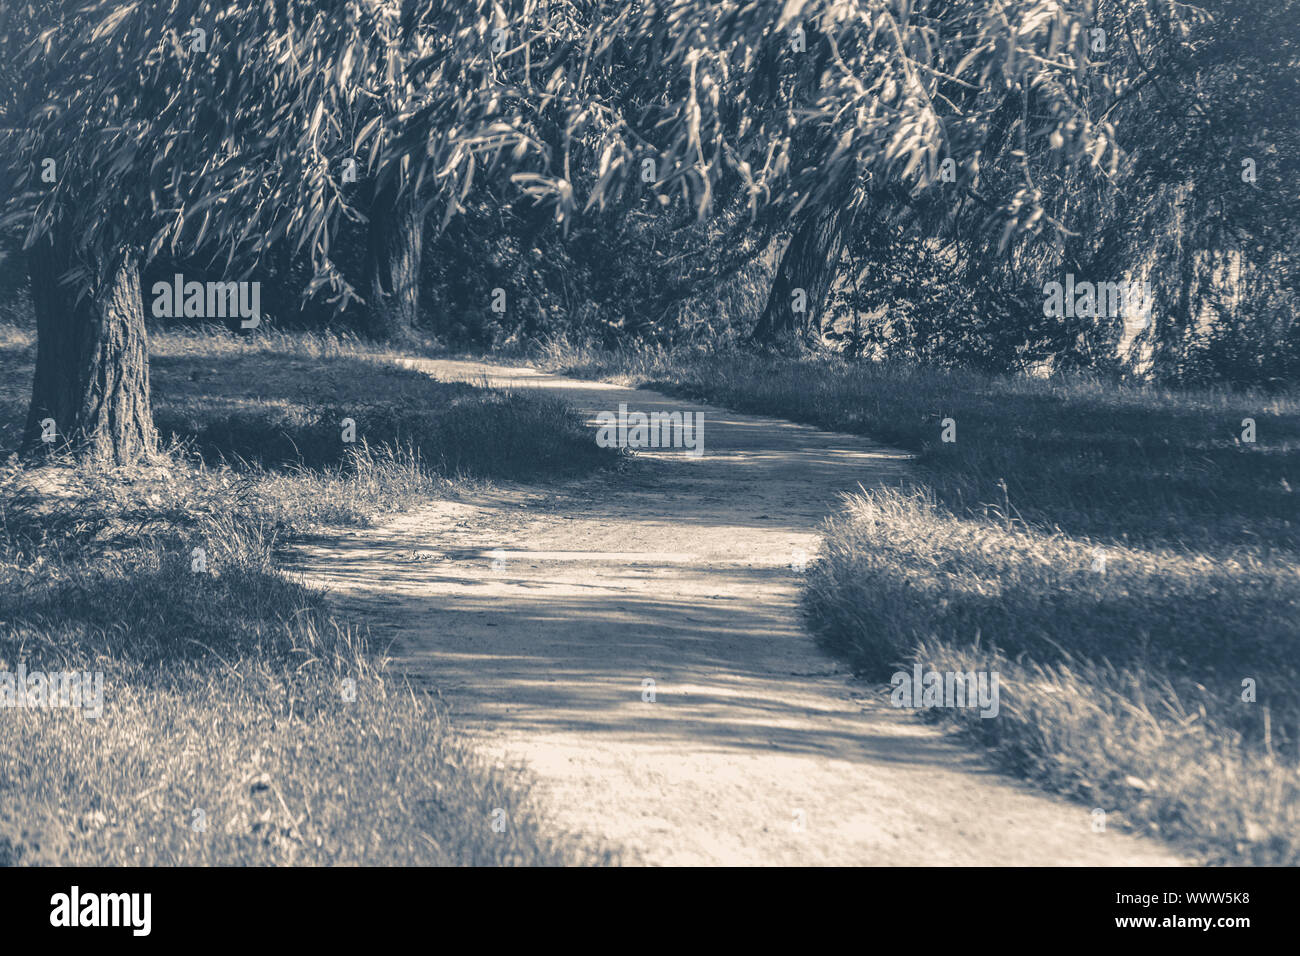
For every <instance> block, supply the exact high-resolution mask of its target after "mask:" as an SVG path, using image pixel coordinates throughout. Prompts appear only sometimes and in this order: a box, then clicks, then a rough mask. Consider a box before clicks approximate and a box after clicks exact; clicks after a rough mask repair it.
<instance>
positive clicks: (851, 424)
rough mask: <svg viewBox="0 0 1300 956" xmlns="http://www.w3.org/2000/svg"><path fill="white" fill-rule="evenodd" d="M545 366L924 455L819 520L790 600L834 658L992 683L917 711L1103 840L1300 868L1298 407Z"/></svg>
mask: <svg viewBox="0 0 1300 956" xmlns="http://www.w3.org/2000/svg"><path fill="white" fill-rule="evenodd" d="M549 361H550V364H552V365H553V366H554V367H563V368H566V369H568V370H569V371H570V372H573V373H577V374H583V375H587V376H592V377H597V376H598V377H603V378H608V379H613V380H618V381H623V382H627V383H632V384H638V385H648V386H651V387H657V388H660V389H664V390H668V391H672V392H675V393H677V394H681V395H688V396H693V397H697V398H701V399H705V400H709V401H713V402H717V403H719V404H723V405H727V406H728V407H732V408H736V409H739V410H743V411H750V412H757V413H765V414H771V415H776V416H781V417H784V418H789V419H793V420H796V421H801V422H806V423H809V424H814V425H818V426H821V427H824V428H829V429H835V430H839V431H845V432H852V433H860V434H866V435H870V436H872V437H874V438H878V439H882V440H885V441H889V442H891V443H894V444H897V445H899V446H902V447H904V448H907V449H910V450H912V451H914V452H915V453H916V454H917V456H918V459H917V463H916V480H915V482H913V483H912V484H911V485H910V486H909V487H902V488H889V489H877V490H874V491H872V492H870V493H867V494H862V495H854V496H850V497H849V498H848V499H847V500H846V504H845V507H844V509H843V511H842V512H841V513H839V514H837V515H836V516H834V517H833V518H831V519H830V520H829V522H828V524H827V529H826V535H825V542H824V547H823V553H822V555H821V556H820V559H819V560H818V561H817V562H816V563H815V564H814V565H813V566H812V567H811V569H810V572H809V576H808V582H807V589H806V594H805V598H806V605H807V610H808V614H809V619H810V622H811V624H812V626H813V628H814V630H815V632H816V633H817V634H818V635H819V637H820V638H821V639H822V640H823V641H824V642H825V643H826V644H827V645H828V647H830V648H831V649H833V650H835V651H836V652H838V653H840V654H843V655H844V656H845V657H847V658H848V659H849V660H850V661H851V662H853V663H854V665H855V666H856V667H857V668H858V669H859V670H860V671H861V672H862V673H863V674H865V675H868V676H870V677H873V678H876V679H880V680H888V679H889V678H890V676H891V672H893V671H895V670H899V669H902V670H906V671H909V672H910V669H911V665H912V664H913V663H920V664H921V665H922V666H923V668H924V669H925V670H935V671H938V672H940V673H943V672H961V673H969V672H970V671H996V672H998V673H999V675H1000V688H1001V690H1000V696H1001V706H1000V710H999V712H998V715H997V717H996V718H981V717H979V716H978V715H977V712H976V711H973V710H963V709H952V708H936V709H934V710H930V711H925V713H927V714H928V715H930V716H934V717H937V718H940V719H946V720H949V721H952V722H954V723H956V724H957V725H959V726H960V727H962V728H963V729H964V730H965V731H966V732H968V733H969V734H970V735H971V736H972V737H973V738H974V739H976V740H978V741H979V742H980V743H981V744H983V745H985V746H987V747H988V748H990V749H991V751H992V752H993V753H994V754H996V755H997V757H998V758H999V759H1000V760H1001V761H1002V762H1003V763H1004V764H1005V765H1006V766H1008V767H1009V768H1011V769H1013V770H1015V771H1016V772H1018V773H1020V774H1022V775H1025V776H1027V777H1030V778H1032V779H1034V780H1036V781H1038V782H1040V783H1041V784H1043V785H1044V786H1046V787H1048V788H1050V789H1053V790H1056V791H1059V792H1062V793H1066V794H1070V795H1073V796H1075V797H1077V798H1079V799H1081V800H1083V801H1086V802H1087V804H1088V805H1089V807H1095V808H1101V809H1103V810H1106V811H1107V820H1108V822H1110V823H1111V824H1112V825H1113V823H1114V822H1121V823H1124V824H1127V825H1130V826H1132V827H1134V828H1137V829H1140V830H1144V831H1147V832H1152V833H1156V834H1160V835H1162V836H1164V837H1166V838H1169V839H1171V840H1174V841H1175V842H1177V843H1179V844H1180V845H1182V846H1184V847H1186V848H1188V849H1190V850H1191V851H1193V852H1195V853H1197V854H1200V855H1202V856H1203V857H1204V858H1206V859H1209V860H1213V861H1217V862H1256V863H1272V864H1279V863H1286V864H1295V863H1300V837H1298V836H1297V834H1300V695H1297V688H1298V687H1300V668H1298V667H1297V664H1298V663H1300V614H1298V613H1297V612H1300V575H1298V574H1297V573H1296V566H1297V563H1298V562H1297V558H1298V557H1300V522H1297V517H1298V516H1300V498H1298V497H1297V493H1296V492H1294V491H1293V489H1294V488H1296V487H1297V486H1298V485H1300V399H1297V398H1296V397H1295V396H1294V395H1271V396H1270V395H1262V394H1240V393H1231V392H1169V391H1160V390H1153V389H1147V388H1140V387H1132V386H1119V385H1108V384H1105V383H1102V382H1098V381H1095V380H1089V379H1082V378H1069V377H1064V378H1054V379H1048V380H1039V379H1028V378H1019V377H1005V378H995V377H989V376H983V375H978V374H975V373H970V372H954V371H949V370H936V369H927V368H918V367H909V368H900V367H890V366H879V365H872V364H864V365H857V364H853V363H847V362H843V361H839V360H836V359H826V358H816V359H814V358H773V357H760V356H756V355H749V354H743V353H729V354H721V355H706V354H698V355H690V354H685V355H684V354H677V355H666V354H662V353H653V352H651V353H639V354H625V355H601V354H592V353H577V354H574V353H567V354H566V353H564V352H562V351H559V352H556V353H554V354H552V355H551V356H550V357H549ZM1246 418H1250V419H1253V420H1254V422H1255V438H1256V441H1255V442H1254V443H1251V442H1245V441H1242V440H1241V439H1242V433H1243V424H1242V420H1243V419H1246ZM944 419H952V420H953V421H952V424H953V425H955V438H956V441H954V442H944V441H943V440H942V435H943V431H944V421H943V420H944Z"/></svg>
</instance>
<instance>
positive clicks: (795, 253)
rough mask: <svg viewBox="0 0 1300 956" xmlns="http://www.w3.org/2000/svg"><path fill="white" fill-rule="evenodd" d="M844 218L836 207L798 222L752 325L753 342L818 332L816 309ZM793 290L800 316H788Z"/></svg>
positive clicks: (836, 255) (833, 269) (834, 262)
mask: <svg viewBox="0 0 1300 956" xmlns="http://www.w3.org/2000/svg"><path fill="white" fill-rule="evenodd" d="M849 218H850V217H849V215H848V214H847V213H846V212H845V211H844V209H843V207H841V206H838V205H828V206H824V207H822V208H820V209H818V210H815V211H812V212H810V213H809V214H807V215H806V216H805V217H804V219H803V222H802V223H801V224H800V225H799V227H798V228H797V229H796V230H795V232H794V235H793V236H791V238H790V242H789V244H788V245H787V246H786V247H785V252H784V253H783V254H782V255H781V263H780V265H779V266H777V270H776V278H775V279H773V281H772V289H771V291H770V292H769V293H768V297H767V305H766V306H765V307H764V309H763V314H762V315H761V316H760V317H759V319H758V323H757V324H756V325H755V326H754V331H753V334H752V337H753V339H754V341H756V342H763V343H772V342H776V341H779V340H781V339H783V338H790V337H793V336H794V335H795V334H796V333H800V332H820V331H821V328H822V307H823V306H824V305H825V302H826V298H827V296H828V295H829V293H830V290H831V286H832V285H833V284H834V282H835V276H836V273H837V271H838V267H839V261H840V253H841V252H842V251H843V249H844V237H845V234H846V233H847V231H848V225H849V222H848V221H849ZM797 289H802V290H803V291H804V295H805V302H804V306H805V310H806V311H804V312H803V313H799V312H796V311H794V305H795V291H796V290H797Z"/></svg>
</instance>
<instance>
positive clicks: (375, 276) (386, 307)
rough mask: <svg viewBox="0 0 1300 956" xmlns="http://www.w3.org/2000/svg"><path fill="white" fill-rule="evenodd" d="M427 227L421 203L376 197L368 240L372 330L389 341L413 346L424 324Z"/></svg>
mask: <svg viewBox="0 0 1300 956" xmlns="http://www.w3.org/2000/svg"><path fill="white" fill-rule="evenodd" d="M423 233H424V222H423V220H422V218H421V216H420V211H419V207H418V204H417V203H416V201H415V197H414V196H412V195H410V194H409V193H408V194H407V195H405V196H402V197H400V198H394V196H393V195H392V193H391V192H390V191H387V190H386V191H385V192H384V193H382V194H380V195H379V196H376V197H375V201H374V204H373V206H372V209H371V215H370V228H369V235H368V239H367V248H366V253H367V271H368V286H369V288H368V290H367V291H368V292H369V298H370V319H371V329H372V331H373V333H374V335H375V336H376V337H377V338H380V339H383V340H385V341H393V342H402V341H411V340H413V339H414V338H415V337H416V334H415V333H416V328H417V327H418V323H419V318H420V266H421V261H422V256H423V251H424V250H423Z"/></svg>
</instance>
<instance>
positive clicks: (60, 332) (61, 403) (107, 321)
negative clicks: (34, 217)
mask: <svg viewBox="0 0 1300 956" xmlns="http://www.w3.org/2000/svg"><path fill="white" fill-rule="evenodd" d="M73 262H74V258H73V255H72V253H71V252H70V245H69V244H68V243H67V242H65V241H58V240H55V241H47V242H44V243H42V244H41V245H38V246H37V247H36V248H34V249H32V250H31V252H30V253H29V255H28V277H29V278H30V279H31V285H32V301H33V304H34V305H35V310H36V376H35V379H34V380H33V382H32V403H31V407H30V409H29V411H28V415H27V425H26V428H25V429H24V432H23V446H24V448H25V449H26V450H28V451H34V450H37V449H40V448H43V447H48V446H49V445H50V444H51V443H50V442H47V441H44V440H43V436H45V435H47V434H51V432H50V430H49V429H48V428H47V420H50V419H52V420H53V432H52V437H53V438H54V442H53V444H54V445H55V446H64V445H69V446H71V447H73V448H74V449H76V450H77V451H79V452H80V453H82V454H83V455H85V456H86V457H89V458H93V459H96V460H101V461H106V462H111V463H114V464H118V465H126V464H130V463H132V462H135V461H138V460H140V459H142V458H146V459H147V458H150V457H152V456H153V454H154V453H155V452H156V451H157V447H158V433H157V431H156V430H155V428H154V423H153V412H152V410H151V408H150V405H149V349H148V344H147V339H146V334H145V325H144V301H143V299H142V298H141V295H140V268H139V259H138V257H137V255H136V253H135V252H134V251H127V252H122V253H118V254H117V256H116V258H115V259H114V260H112V261H111V262H108V263H106V265H107V266H108V268H107V269H104V270H102V271H101V270H92V274H93V275H94V276H95V278H94V279H93V280H92V281H94V282H95V287H94V288H92V289H91V290H90V291H89V292H87V293H86V294H85V295H84V296H82V297H81V298H80V299H78V298H77V291H78V290H74V289H71V288H69V287H68V286H66V285H64V284H62V283H60V282H59V277H60V276H61V275H62V274H63V273H64V272H66V271H67V270H68V268H69V267H70V266H71V265H72V264H73ZM101 277H102V278H101ZM101 283H102V284H101Z"/></svg>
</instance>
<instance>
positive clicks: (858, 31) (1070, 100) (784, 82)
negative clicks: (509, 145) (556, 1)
mask: <svg viewBox="0 0 1300 956" xmlns="http://www.w3.org/2000/svg"><path fill="white" fill-rule="evenodd" d="M598 6H599V9H600V11H601V14H600V15H599V16H597V17H596V18H595V22H594V24H593V27H592V29H591V31H590V34H589V36H588V37H587V39H586V41H585V42H584V43H582V44H578V45H576V46H575V47H574V48H573V50H572V51H570V55H569V57H568V58H567V60H565V61H564V62H563V63H562V66H563V67H564V69H563V70H557V71H556V72H557V75H560V81H559V83H558V84H557V88H556V90H555V91H554V95H555V96H556V97H558V98H560V99H562V100H564V99H565V98H566V97H567V100H565V101H566V102H568V103H570V104H571V105H570V106H569V107H568V109H569V111H570V116H571V117H572V123H571V125H572V127H573V128H574V130H575V135H572V136H568V137H566V139H565V141H564V143H563V144H562V147H563V148H562V149H561V150H560V153H562V159H559V158H557V159H556V160H555V161H553V162H552V163H551V164H550V171H549V173H547V174H544V175H530V177H529V180H528V184H527V185H528V188H529V189H530V190H531V191H533V192H534V193H535V194H536V195H537V196H538V197H539V198H545V199H548V200H550V201H553V202H554V203H555V204H556V206H557V207H558V209H559V210H560V214H561V215H564V214H572V213H573V212H578V211H580V210H581V209H582V208H584V207H586V206H590V205H592V204H595V205H601V206H604V205H605V204H608V203H615V204H616V203H617V202H618V201H619V200H620V198H621V197H622V196H623V194H624V193H625V192H626V191H627V190H628V189H629V188H640V186H639V184H638V183H637V179H638V177H639V174H640V172H641V170H642V169H644V168H645V166H644V162H645V161H646V160H651V161H652V162H653V163H654V164H655V168H656V170H657V172H656V177H655V183H654V186H655V188H656V189H658V190H659V191H661V192H662V193H663V194H665V195H677V196H679V197H680V198H681V200H682V201H684V202H686V203H689V204H690V205H691V206H692V207H693V208H695V209H696V210H697V211H698V214H699V215H700V216H701V217H706V216H708V215H709V214H710V211H711V210H712V209H713V207H714V204H715V202H718V201H720V200H721V201H728V200H730V199H731V198H732V197H731V195H730V194H729V191H730V190H732V189H739V190H740V191H741V193H742V195H743V197H744V198H745V199H746V200H747V201H748V202H749V204H750V206H751V210H752V212H753V213H754V214H757V212H758V211H759V209H760V208H768V209H778V210H780V211H781V213H782V214H783V215H784V216H785V217H786V218H787V220H788V222H789V235H790V240H789V242H788V243H787V245H786V247H785V250H784V252H783V254H782V256H781V259H780V266H779V268H778V272H777V278H776V282H775V283H774V285H773V289H772V294H771V295H770V296H769V301H768V305H767V308H766V309H765V311H764V313H763V315H762V317H761V318H760V319H759V321H758V324H757V327H756V328H755V330H754V333H755V335H756V336H757V337H759V338H765V339H766V338H771V337H775V336H778V335H780V334H782V333H783V332H786V331H789V330H792V329H794V328H796V327H797V326H799V325H800V324H801V323H803V322H805V321H807V319H808V318H809V317H814V316H816V315H817V313H818V311H819V309H820V306H821V303H822V301H823V299H824V298H825V294H826V292H827V290H828V289H829V288H830V286H831V283H832V281H833V278H834V274H835V268H836V265H837V259H838V250H839V248H840V246H841V245H842V243H843V237H844V233H845V230H846V229H848V228H850V226H851V224H852V223H853V222H855V221H856V219H857V218H858V217H859V216H860V215H862V214H863V213H866V214H870V213H871V205H872V203H873V201H875V200H876V199H877V198H879V197H883V196H891V195H895V194H897V193H898V192H899V190H900V189H901V191H902V192H903V194H904V195H909V194H910V195H920V194H922V193H926V192H934V193H936V194H937V195H939V196H941V197H943V201H945V202H948V203H950V204H951V205H953V206H956V205H958V204H960V203H964V202H969V201H972V197H975V201H978V202H980V203H981V204H982V205H984V206H985V207H987V209H988V211H989V215H988V216H987V217H986V218H987V220H988V221H987V228H988V229H989V230H992V231H994V233H995V234H996V235H998V236H999V237H1000V239H1007V238H1009V237H1012V236H1014V235H1016V234H1017V233H1019V232H1022V231H1025V230H1030V231H1032V230H1038V229H1042V228H1043V227H1045V226H1047V225H1049V224H1050V218H1048V217H1045V214H1044V208H1043V201H1042V200H1043V194H1042V192H1041V190H1040V189H1039V188H1038V187H1037V186H1036V184H1035V182H1034V180H1033V177H1032V176H1031V174H1030V172H1029V170H1028V168H1027V167H1026V166H1025V165H1024V164H1023V163H1020V162H1019V161H1018V158H1017V156H1016V155H1015V154H1014V153H999V154H998V156H997V157H995V158H996V159H998V160H999V161H1003V162H1005V163H1006V164H1007V173H1008V174H1009V175H1011V176H1014V177H1017V183H1016V186H1015V188H1014V189H1011V190H1009V191H1008V192H1007V193H1006V194H1005V195H1001V196H996V197H989V196H985V195H984V194H983V193H982V191H981V187H982V176H983V166H982V164H983V163H984V160H985V158H986V157H985V155H984V154H985V144H986V142H987V141H988V140H990V138H999V137H1005V136H1006V135H1008V134H1010V135H1012V136H1014V137H1017V138H1021V139H1023V140H1030V139H1032V140H1035V141H1042V142H1043V143H1045V144H1046V148H1047V150H1048V151H1049V152H1050V153H1051V154H1052V155H1053V156H1054V157H1056V158H1057V159H1058V160H1061V161H1064V162H1067V163H1087V164H1095V165H1096V166H1098V167H1103V168H1111V167H1112V166H1113V164H1114V163H1115V161H1116V157H1117V152H1116V148H1115V144H1114V137H1113V130H1112V129H1111V128H1110V127H1109V125H1108V124H1107V123H1105V122H1102V121H1093V120H1092V119H1091V118H1090V117H1089V115H1088V105H1089V94H1090V93H1091V92H1092V91H1094V90H1096V89H1098V88H1102V89H1104V88H1105V86H1106V83H1107V78H1106V76H1105V75H1104V71H1101V70H1100V69H1099V68H1098V66H1097V65H1096V64H1095V63H1094V62H1093V61H1092V59H1091V49H1092V47H1091V41H1092V34H1091V32H1090V31H1091V29H1092V26H1091V22H1092V19H1091V18H1092V15H1093V7H1094V4H1093V3H1092V2H1091V0H1076V2H1063V0H1025V2H1021V3H1016V4H1007V3H1003V2H1001V0H859V2H845V0H721V2H716V0H643V2H641V3H637V4H631V5H612V4H611V5H598ZM601 70H604V71H606V72H607V73H609V74H611V75H614V76H617V77H618V78H620V80H622V81H624V82H626V83H627V84H628V85H629V88H630V90H631V92H630V93H629V94H628V95H627V96H625V97H624V98H623V99H624V101H626V102H631V103H636V104H640V109H639V110H617V109H615V110H611V109H610V107H611V103H610V102H609V101H607V100H602V99H600V98H599V97H593V96H591V95H590V92H589V90H590V86H591V78H592V77H593V76H596V75H598V73H599V71H601ZM570 87H571V89H570ZM547 92H548V93H550V92H551V89H550V88H549V87H548V89H547ZM551 102H553V101H551ZM579 134H580V135H579ZM571 150H572V151H573V152H574V153H575V156H574V157H571V156H570V151H571ZM579 160H584V161H586V162H588V163H589V164H590V165H591V166H593V167H594V168H595V173H594V176H593V179H594V184H593V185H592V187H591V188H590V189H589V190H587V191H586V192H585V194H582V195H579V194H578V193H577V191H575V189H574V185H573V177H572V176H571V175H567V174H566V173H565V172H564V171H566V170H568V169H570V167H571V166H572V165H575V164H576V163H577V162H578V161H579ZM801 308H802V311H798V310H800V309H801Z"/></svg>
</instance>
